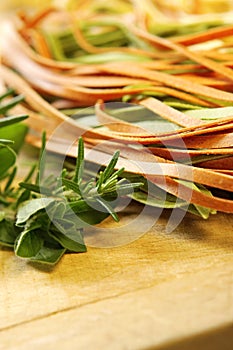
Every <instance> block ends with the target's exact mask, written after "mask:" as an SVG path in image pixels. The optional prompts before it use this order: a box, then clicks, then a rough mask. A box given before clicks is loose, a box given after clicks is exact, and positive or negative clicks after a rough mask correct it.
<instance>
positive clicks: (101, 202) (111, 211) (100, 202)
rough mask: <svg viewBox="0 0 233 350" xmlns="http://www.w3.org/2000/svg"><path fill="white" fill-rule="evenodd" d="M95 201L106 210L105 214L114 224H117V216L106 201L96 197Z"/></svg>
mask: <svg viewBox="0 0 233 350" xmlns="http://www.w3.org/2000/svg"><path fill="white" fill-rule="evenodd" d="M96 201H97V202H98V203H99V204H100V205H101V206H102V207H103V208H104V210H106V212H107V213H109V214H110V215H111V216H112V218H113V219H114V220H115V221H116V222H119V217H118V215H117V214H116V213H115V212H114V210H113V208H112V207H111V205H110V204H109V203H108V202H107V201H105V200H103V199H102V198H101V197H97V198H96Z"/></svg>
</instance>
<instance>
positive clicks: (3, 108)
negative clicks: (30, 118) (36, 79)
mask: <svg viewBox="0 0 233 350" xmlns="http://www.w3.org/2000/svg"><path fill="white" fill-rule="evenodd" d="M23 100H24V97H23V95H18V96H16V97H13V98H12V99H11V100H10V101H9V102H7V103H5V104H3V105H1V104H0V114H5V113H6V112H7V111H8V110H9V109H11V108H13V107H14V106H16V105H17V104H18V103H20V102H22V101H23Z"/></svg>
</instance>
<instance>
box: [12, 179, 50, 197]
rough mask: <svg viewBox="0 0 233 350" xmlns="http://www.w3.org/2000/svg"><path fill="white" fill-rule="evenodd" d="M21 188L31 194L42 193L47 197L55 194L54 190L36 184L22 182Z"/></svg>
mask: <svg viewBox="0 0 233 350" xmlns="http://www.w3.org/2000/svg"><path fill="white" fill-rule="evenodd" d="M19 186H20V187H22V188H25V189H27V190H28V191H30V192H35V193H40V194H43V195H47V196H52V194H53V192H52V190H51V189H50V188H48V187H43V186H39V185H34V184H30V183H26V182H20V183H19Z"/></svg>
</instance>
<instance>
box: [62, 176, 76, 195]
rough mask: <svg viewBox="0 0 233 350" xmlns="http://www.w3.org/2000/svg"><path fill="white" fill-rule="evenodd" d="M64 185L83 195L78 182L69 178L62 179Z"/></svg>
mask: <svg viewBox="0 0 233 350" xmlns="http://www.w3.org/2000/svg"><path fill="white" fill-rule="evenodd" d="M62 183H63V185H65V187H66V188H67V189H69V190H72V191H74V192H75V193H77V194H79V195H80V196H81V191H80V187H79V185H78V183H76V182H74V181H73V180H68V179H62Z"/></svg>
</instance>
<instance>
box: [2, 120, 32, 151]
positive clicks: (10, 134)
mask: <svg viewBox="0 0 233 350" xmlns="http://www.w3.org/2000/svg"><path fill="white" fill-rule="evenodd" d="M5 119H8V118H5ZM24 119H25V118H24ZM3 120H4V119H3ZM27 132H28V126H27V125H25V124H22V123H17V124H14V125H9V126H5V127H3V128H1V124H0V139H1V138H4V139H9V140H12V142H13V144H12V145H11V148H12V149H13V150H14V151H15V152H18V151H19V150H20V148H21V147H22V145H23V143H24V139H25V136H26V134H27Z"/></svg>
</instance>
